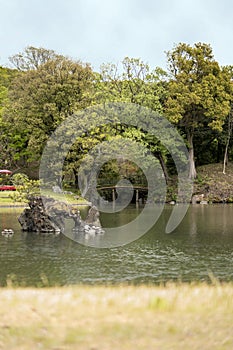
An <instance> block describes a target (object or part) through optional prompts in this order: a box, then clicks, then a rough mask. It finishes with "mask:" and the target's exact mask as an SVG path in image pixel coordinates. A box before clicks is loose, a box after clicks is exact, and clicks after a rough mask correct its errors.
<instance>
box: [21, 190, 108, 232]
mask: <svg viewBox="0 0 233 350" xmlns="http://www.w3.org/2000/svg"><path fill="white" fill-rule="evenodd" d="M28 205H29V208H26V209H24V211H23V213H22V214H21V215H20V216H19V218H18V220H19V223H20V225H21V228H22V230H23V231H28V232H30V231H31V232H42V233H43V232H47V233H48V232H51V233H60V232H62V233H63V232H64V228H65V219H72V220H73V221H74V228H73V230H74V231H75V232H80V233H82V232H84V233H90V232H91V233H94V234H98V233H103V232H104V231H103V230H102V228H101V224H100V221H99V212H98V209H97V208H96V207H94V206H93V207H91V208H90V209H89V212H88V215H87V219H86V220H82V219H81V216H80V211H79V210H78V209H77V208H75V207H74V206H72V205H69V204H66V203H64V202H60V201H57V200H55V199H53V198H50V197H42V196H36V197H31V198H30V200H29V203H28Z"/></svg>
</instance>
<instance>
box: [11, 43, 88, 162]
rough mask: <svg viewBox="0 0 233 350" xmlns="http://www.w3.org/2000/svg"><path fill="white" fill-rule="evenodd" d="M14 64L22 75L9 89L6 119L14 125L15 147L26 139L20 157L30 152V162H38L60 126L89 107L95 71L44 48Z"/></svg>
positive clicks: (17, 58) (32, 50)
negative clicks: (68, 117)
mask: <svg viewBox="0 0 233 350" xmlns="http://www.w3.org/2000/svg"><path fill="white" fill-rule="evenodd" d="M13 61H14V62H16V66H17V68H18V69H19V70H20V71H21V73H20V74H18V76H17V77H16V79H15V80H14V84H12V85H11V86H10V88H9V106H8V109H7V111H6V113H5V120H6V121H7V122H8V123H10V124H11V126H12V127H11V129H12V136H13V144H14V145H15V147H17V146H16V143H17V142H19V138H20V139H22V140H24V141H23V145H22V147H17V149H18V155H17V156H18V157H20V156H21V157H23V156H24V155H25V150H26V152H27V157H29V160H33V159H38V158H39V157H40V155H41V153H42V150H43V147H44V145H45V143H46V141H47V139H48V137H49V136H50V135H51V133H52V132H53V131H54V130H55V129H56V128H57V126H58V125H59V124H60V123H61V122H62V121H63V120H64V119H65V118H66V117H67V116H68V115H71V114H72V113H74V111H76V110H77V109H80V108H83V107H85V106H86V105H87V104H88V98H87V95H86V92H87V90H88V88H89V85H90V84H91V81H92V71H91V68H90V66H89V65H88V64H83V63H82V62H80V61H73V60H71V59H68V58H66V57H64V56H61V55H58V54H55V52H53V51H50V50H46V49H42V48H39V49H36V48H31V47H30V48H27V49H26V50H25V52H24V53H23V54H18V55H16V56H14V58H13ZM18 136H20V137H19V138H18ZM25 137H26V139H25Z"/></svg>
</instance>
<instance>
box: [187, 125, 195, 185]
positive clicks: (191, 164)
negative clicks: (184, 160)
mask: <svg viewBox="0 0 233 350" xmlns="http://www.w3.org/2000/svg"><path fill="white" fill-rule="evenodd" d="M187 138H188V144H189V178H190V179H195V178H196V177H197V172H196V166H195V159H194V147H193V134H192V133H191V132H190V131H189V132H188V135H187Z"/></svg>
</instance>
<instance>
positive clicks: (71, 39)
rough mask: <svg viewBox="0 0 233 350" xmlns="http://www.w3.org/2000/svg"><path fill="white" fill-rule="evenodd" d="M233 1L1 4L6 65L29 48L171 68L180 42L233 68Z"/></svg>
mask: <svg viewBox="0 0 233 350" xmlns="http://www.w3.org/2000/svg"><path fill="white" fill-rule="evenodd" d="M232 41H233V1H232V0H221V1H220V0H218V1H217V0H0V43H1V45H0V65H6V64H7V63H8V57H9V56H10V55H13V54H16V53H18V52H21V51H22V50H23V49H24V48H25V47H26V46H29V45H32V46H36V47H45V48H48V49H54V50H55V51H57V52H58V53H61V54H64V55H67V56H70V57H73V58H77V59H81V60H82V61H84V62H89V63H91V65H92V66H93V67H94V69H98V67H99V66H100V64H101V63H106V62H118V61H120V60H122V59H123V58H124V57H125V56H129V57H135V58H139V57H140V58H141V59H143V60H144V61H145V62H148V63H149V64H150V66H151V67H155V66H161V67H163V68H166V55H165V53H164V52H165V51H168V50H170V49H172V47H173V46H174V44H177V43H179V42H186V43H189V44H193V43H195V42H205V43H209V44H211V46H212V48H213V51H214V54H215V58H216V59H217V61H218V62H219V63H220V64H221V65H226V64H233V45H232Z"/></svg>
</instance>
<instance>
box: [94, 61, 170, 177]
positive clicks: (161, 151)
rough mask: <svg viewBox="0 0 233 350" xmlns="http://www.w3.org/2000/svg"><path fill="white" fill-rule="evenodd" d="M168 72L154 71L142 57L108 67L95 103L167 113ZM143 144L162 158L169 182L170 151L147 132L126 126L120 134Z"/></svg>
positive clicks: (104, 68) (103, 68)
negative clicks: (164, 108) (123, 104)
mask: <svg viewBox="0 0 233 350" xmlns="http://www.w3.org/2000/svg"><path fill="white" fill-rule="evenodd" d="M165 78H166V73H165V72H164V71H163V70H162V69H161V68H158V67H157V68H156V69H151V68H150V66H149V65H148V64H147V63H145V62H143V61H142V60H141V59H138V58H129V57H125V58H124V59H123V61H122V62H121V65H120V66H119V65H116V64H104V65H102V66H101V71H100V74H99V75H98V76H97V79H96V90H95V101H96V102H98V103H103V102H106V101H108V102H111V101H112V102H115V101H117V102H119V101H121V102H130V103H135V104H138V105H141V106H144V107H148V108H150V109H152V110H153V111H156V112H158V113H160V114H162V113H163V107H162V101H163V100H164V98H165V96H166V89H165V87H164V81H165ZM119 133H120V134H121V135H122V136H123V137H128V138H130V139H132V140H135V141H138V142H141V143H143V144H144V145H145V146H146V147H148V148H149V149H150V151H151V152H152V153H153V154H154V155H155V156H156V157H157V158H158V159H159V161H160V164H161V167H162V169H163V171H164V176H165V179H166V181H168V177H169V176H168V171H167V168H166V153H167V151H166V149H165V147H163V145H161V143H160V142H159V141H158V140H155V138H154V137H151V136H150V135H148V134H147V133H146V132H144V130H136V129H135V128H132V127H128V128H126V126H123V127H122V128H120V129H119V130H118V134H119Z"/></svg>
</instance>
